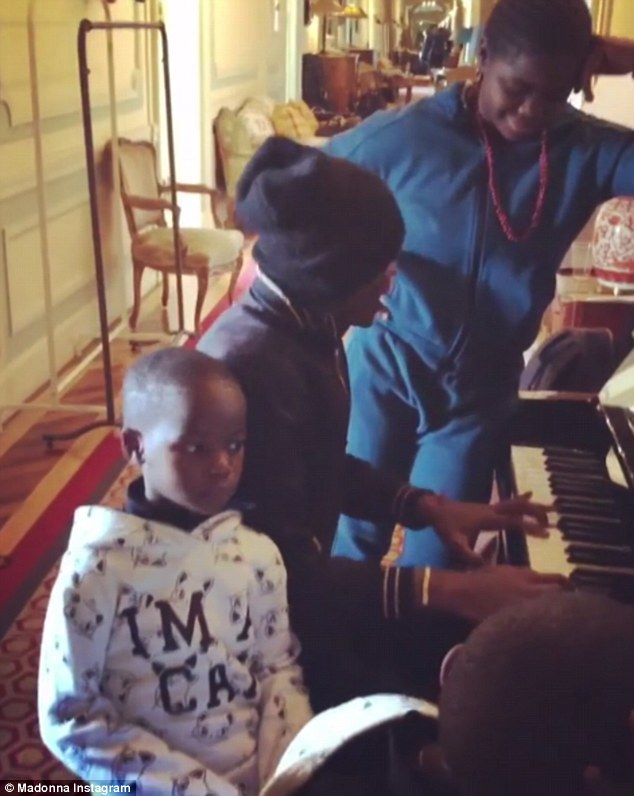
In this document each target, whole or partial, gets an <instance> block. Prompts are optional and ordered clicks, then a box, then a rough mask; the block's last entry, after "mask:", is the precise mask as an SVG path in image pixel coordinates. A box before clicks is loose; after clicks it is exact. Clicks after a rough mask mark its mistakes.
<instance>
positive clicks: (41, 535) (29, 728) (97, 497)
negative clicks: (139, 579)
mask: <svg viewBox="0 0 634 796" xmlns="http://www.w3.org/2000/svg"><path fill="white" fill-rule="evenodd" d="M252 278H253V268H252V267H249V266H246V267H245V269H243V274H242V275H241V277H240V280H239V282H238V286H237V290H236V292H242V291H244V290H245V289H246V288H247V287H248V285H249V283H250V281H251V279H252ZM226 307H227V300H226V299H222V300H221V301H220V302H219V303H218V304H217V305H216V306H215V307H214V309H213V310H212V312H211V313H210V314H209V315H208V316H207V318H206V319H205V321H204V322H203V324H202V331H203V332H204V331H206V329H208V328H209V326H211V324H212V323H213V322H214V320H216V318H218V316H219V315H220V314H221V313H222V312H223V311H224V309H226ZM194 344H195V341H193V340H192V341H189V342H188V343H187V344H186V345H188V346H193V345H194ZM136 474H137V473H136V470H135V468H134V467H132V466H130V465H126V464H125V463H124V461H123V459H122V457H121V452H120V447H119V441H118V437H117V435H116V433H115V432H114V431H113V432H112V433H111V434H109V435H108V436H107V437H106V438H105V439H104V440H103V441H102V442H101V443H100V444H99V445H98V446H97V448H96V449H95V450H94V451H93V453H92V454H90V456H88V457H87V459H86V461H85V462H84V464H83V466H82V467H81V468H80V470H79V472H78V473H77V474H76V475H75V476H73V478H72V479H71V480H70V481H69V482H68V483H67V484H66V485H65V486H64V488H63V489H61V490H60V491H59V492H58V494H57V495H55V497H54V498H53V499H52V500H51V503H50V504H49V506H48V507H47V508H46V510H45V511H44V512H43V514H42V515H41V516H40V517H39V518H38V519H37V520H36V521H35V522H34V523H33V526H32V527H31V528H30V529H29V531H28V533H27V535H26V536H25V537H24V538H23V539H22V541H21V542H20V543H19V545H18V546H17V547H16V549H15V550H14V551H13V553H12V555H11V560H10V564H9V566H7V567H6V568H3V569H2V570H0V782H6V781H8V780H13V781H14V782H24V783H41V784H43V783H46V782H60V781H61V780H65V781H70V780H73V779H74V777H73V776H72V775H71V774H70V772H69V771H68V770H67V769H66V768H65V767H64V766H62V765H61V764H60V763H59V762H58V761H57V760H56V759H55V758H54V757H53V756H52V755H51V754H50V753H49V752H48V750H47V749H46V748H45V747H44V745H43V744H42V742H41V740H40V733H39V727H38V720H37V672H38V666H39V655H40V639H41V634H42V626H43V622H44V616H45V613H46V606H47V604H48V599H49V595H50V591H51V588H52V586H53V583H54V581H55V577H56V574H57V569H58V566H59V559H60V557H61V555H62V553H63V552H64V550H65V548H66V544H67V541H68V535H69V532H70V527H71V523H72V517H73V513H74V511H75V509H76V508H77V506H79V505H82V504H86V503H89V504H94V503H101V504H103V505H108V506H113V507H120V506H121V505H122V503H123V498H124V495H125V491H126V488H127V485H128V484H129V483H130V481H131V480H132V479H133V478H134V477H135V476H136Z"/></svg>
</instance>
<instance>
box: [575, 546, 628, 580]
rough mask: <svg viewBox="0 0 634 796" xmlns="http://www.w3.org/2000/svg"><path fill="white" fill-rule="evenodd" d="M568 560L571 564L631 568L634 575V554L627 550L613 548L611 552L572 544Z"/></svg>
mask: <svg viewBox="0 0 634 796" xmlns="http://www.w3.org/2000/svg"><path fill="white" fill-rule="evenodd" d="M566 558H567V559H568V561H570V563H571V564H591V565H593V566H595V567H621V568H623V569H628V568H631V569H632V574H633V575H634V552H632V550H630V549H627V548H626V549H623V548H621V549H617V548H613V549H612V550H610V549H608V548H601V547H583V546H582V545H576V544H571V545H568V547H567V548H566Z"/></svg>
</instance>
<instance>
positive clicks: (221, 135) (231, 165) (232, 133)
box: [214, 108, 258, 196]
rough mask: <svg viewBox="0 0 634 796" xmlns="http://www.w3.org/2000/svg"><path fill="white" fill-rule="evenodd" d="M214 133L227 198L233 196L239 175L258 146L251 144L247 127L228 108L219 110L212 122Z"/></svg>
mask: <svg viewBox="0 0 634 796" xmlns="http://www.w3.org/2000/svg"><path fill="white" fill-rule="evenodd" d="M214 132H215V135H216V141H217V143H218V152H219V154H220V160H221V162H222V174H223V176H224V182H225V188H226V190H227V193H228V194H229V196H235V193H236V185H237V183H238V180H239V178H240V175H241V174H242V172H243V171H244V167H245V166H246V165H247V163H248V162H249V160H250V158H251V156H252V155H253V153H254V152H255V150H256V149H257V148H258V145H257V144H254V143H253V142H252V140H251V138H250V136H249V131H248V130H247V127H246V126H245V125H244V124H243V123H242V122H241V120H240V119H238V116H237V113H235V111H232V110H230V109H229V108H221V109H220V112H219V113H218V116H216V120H215V122H214Z"/></svg>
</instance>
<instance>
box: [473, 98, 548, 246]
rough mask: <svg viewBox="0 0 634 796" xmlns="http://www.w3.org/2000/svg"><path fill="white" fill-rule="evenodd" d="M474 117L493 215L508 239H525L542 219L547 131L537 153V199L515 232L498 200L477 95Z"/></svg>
mask: <svg viewBox="0 0 634 796" xmlns="http://www.w3.org/2000/svg"><path fill="white" fill-rule="evenodd" d="M475 118H476V122H477V125H478V131H479V133H480V137H481V138H482V143H483V144H484V152H485V155H486V160H487V171H488V181H489V192H490V193H491V199H492V201H493V207H494V208H495V215H496V216H497V218H498V221H499V222H500V226H501V227H502V230H503V232H504V234H505V235H506V237H507V238H508V240H510V241H513V243H520V242H522V241H525V240H526V239H527V238H529V237H530V236H531V235H532V234H533V232H534V231H535V230H536V229H537V227H538V226H539V224H540V223H541V220H542V214H543V212H544V204H545V198H546V191H547V189H548V180H549V173H548V133H547V132H546V130H544V132H543V133H542V146H541V151H540V153H539V190H538V192H537V200H536V201H535V209H534V210H533V215H532V216H531V220H530V223H529V225H528V227H526V229H524V230H522V231H521V232H517V231H516V230H515V229H513V227H512V226H511V221H510V219H509V217H508V215H507V213H506V211H505V210H504V208H503V207H502V203H501V202H500V194H499V191H498V186H497V180H496V178H495V156H494V154H493V146H492V144H491V139H490V138H489V135H488V133H487V130H486V126H485V124H484V119H483V118H482V116H481V114H480V111H479V110H478V106H477V95H476V98H475Z"/></svg>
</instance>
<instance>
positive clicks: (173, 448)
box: [122, 348, 246, 516]
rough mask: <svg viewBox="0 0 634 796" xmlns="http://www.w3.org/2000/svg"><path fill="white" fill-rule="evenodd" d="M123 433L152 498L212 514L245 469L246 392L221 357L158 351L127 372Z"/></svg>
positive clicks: (223, 504) (126, 446) (148, 496)
mask: <svg viewBox="0 0 634 796" xmlns="http://www.w3.org/2000/svg"><path fill="white" fill-rule="evenodd" d="M122 439H123V447H124V450H125V452H126V454H127V455H128V456H129V457H131V458H132V457H134V458H136V459H137V461H138V462H139V464H140V465H141V468H142V471H143V479H144V486H145V495H146V498H147V499H148V500H149V501H150V502H153V503H156V504H157V505H158V504H161V503H171V504H176V505H178V506H182V507H183V508H186V509H189V510H190V511H193V512H196V513H198V514H203V515H205V516H211V515H212V514H215V513H217V512H218V511H220V510H222V509H223V508H224V507H225V506H226V504H227V502H228V501H229V500H230V498H231V497H232V495H233V494H234V492H235V491H236V489H237V487H238V483H239V480H240V476H241V474H242V463H243V458H244V444H245V440H246V402H245V398H244V395H243V393H242V390H241V389H240V386H239V385H238V383H237V382H236V380H235V379H234V378H233V376H232V375H231V374H230V373H229V371H228V370H227V369H226V367H225V366H224V365H222V364H221V363H220V362H217V361H216V360H214V359H211V358H210V357H208V356H206V355H205V354H202V353H200V352H199V351H192V350H188V349H183V348H167V349H163V350H160V351H155V352H153V353H151V354H148V355H147V356H144V357H141V358H140V359H139V360H138V361H137V362H135V364H134V365H132V367H131V368H130V369H129V370H128V372H127V374H126V376H125V380H124V383H123V432H122Z"/></svg>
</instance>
